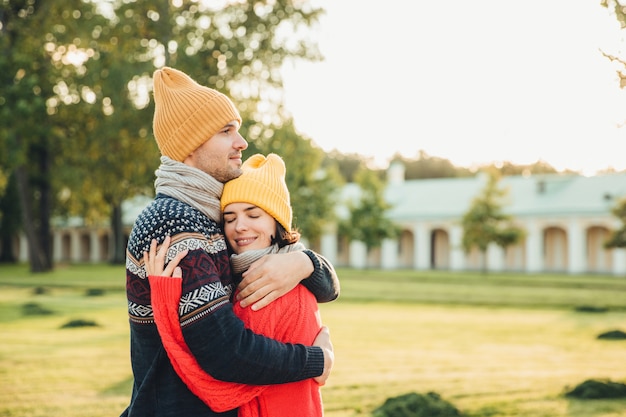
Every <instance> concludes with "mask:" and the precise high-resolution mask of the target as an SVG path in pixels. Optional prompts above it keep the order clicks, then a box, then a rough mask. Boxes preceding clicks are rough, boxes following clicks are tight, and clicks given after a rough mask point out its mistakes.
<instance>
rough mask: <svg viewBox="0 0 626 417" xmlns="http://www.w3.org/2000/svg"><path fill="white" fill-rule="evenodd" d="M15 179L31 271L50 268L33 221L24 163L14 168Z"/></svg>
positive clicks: (42, 270) (41, 270) (43, 270)
mask: <svg viewBox="0 0 626 417" xmlns="http://www.w3.org/2000/svg"><path fill="white" fill-rule="evenodd" d="M15 179H16V181H17V193H18V195H19V200H20V204H21V206H22V223H23V225H24V233H25V234H26V241H27V242H28V260H29V263H30V270H31V272H46V271H49V270H50V269H51V263H50V260H49V259H48V257H47V255H46V251H45V250H44V249H43V248H44V246H43V245H42V243H43V242H41V241H40V240H39V233H38V232H37V230H38V228H37V226H36V222H35V215H34V211H33V204H32V200H31V198H30V197H31V195H32V193H31V187H30V185H29V181H28V173H27V170H26V166H25V165H20V166H19V167H17V168H16V169H15Z"/></svg>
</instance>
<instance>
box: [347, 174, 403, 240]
mask: <svg viewBox="0 0 626 417" xmlns="http://www.w3.org/2000/svg"><path fill="white" fill-rule="evenodd" d="M355 179H356V183H357V184H358V185H359V187H360V189H361V196H360V198H359V200H358V202H357V203H356V204H355V203H354V202H348V211H349V213H350V216H349V218H348V219H345V220H342V221H340V222H339V234H340V235H342V236H346V237H347V238H348V239H349V240H350V241H352V240H357V241H361V242H363V243H364V244H365V246H366V247H367V250H368V251H369V250H370V249H373V248H376V247H379V246H380V245H381V243H382V241H383V240H384V239H386V238H394V237H396V236H398V234H399V228H398V227H397V226H396V225H395V224H394V223H393V222H392V221H391V220H390V219H389V218H387V216H386V213H387V211H388V210H389V209H390V208H391V205H390V204H389V203H387V202H386V201H385V198H384V186H385V184H384V182H383V181H382V180H381V179H380V178H379V177H378V176H377V175H376V173H375V172H374V171H372V170H369V169H365V168H362V169H361V170H360V171H358V172H357V174H356V177H355Z"/></svg>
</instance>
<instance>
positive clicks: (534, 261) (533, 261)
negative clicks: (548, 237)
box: [526, 220, 543, 272]
mask: <svg viewBox="0 0 626 417" xmlns="http://www.w3.org/2000/svg"><path fill="white" fill-rule="evenodd" d="M526 232H527V235H526V272H540V271H541V270H542V269H543V256H542V253H543V239H542V238H543V236H542V234H541V230H540V229H539V226H537V223H536V222H535V221H533V220H530V221H527V222H526Z"/></svg>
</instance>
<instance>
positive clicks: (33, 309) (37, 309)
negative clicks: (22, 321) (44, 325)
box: [22, 303, 54, 316]
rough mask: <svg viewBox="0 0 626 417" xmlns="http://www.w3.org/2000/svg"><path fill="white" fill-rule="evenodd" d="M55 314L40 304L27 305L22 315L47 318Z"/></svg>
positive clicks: (23, 308)
mask: <svg viewBox="0 0 626 417" xmlns="http://www.w3.org/2000/svg"><path fill="white" fill-rule="evenodd" d="M53 313H54V312H53V311H52V310H50V309H48V308H45V307H42V306H41V305H40V304H38V303H26V304H24V305H23V306H22V314H24V315H25V316H47V315H50V314H53Z"/></svg>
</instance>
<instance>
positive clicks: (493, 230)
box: [461, 171, 524, 270]
mask: <svg viewBox="0 0 626 417" xmlns="http://www.w3.org/2000/svg"><path fill="white" fill-rule="evenodd" d="M498 183H499V175H498V174H497V173H496V172H494V171H490V172H489V174H488V179H487V184H486V185H485V187H484V188H483V190H482V191H481V193H480V195H478V196H477V197H475V198H474V199H473V201H472V203H471V206H470V208H469V210H468V211H467V212H466V213H465V214H464V215H463V218H462V220H461V224H462V226H463V238H462V244H463V248H464V249H465V251H467V252H469V251H470V250H471V249H472V248H477V249H478V250H479V251H480V252H482V253H483V254H484V253H485V252H486V251H487V248H488V246H489V244H490V243H495V244H497V245H499V246H501V247H503V248H506V247H507V246H509V245H512V244H515V243H517V242H518V241H520V240H521V239H522V238H523V237H524V231H523V230H522V229H520V228H518V227H516V226H515V225H513V222H512V218H511V216H509V215H507V214H505V213H504V212H503V205H504V202H503V200H504V197H506V194H507V190H506V189H500V188H498ZM483 258H484V256H483ZM485 262H486V260H485ZM484 269H485V270H486V263H485V266H484Z"/></svg>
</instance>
